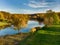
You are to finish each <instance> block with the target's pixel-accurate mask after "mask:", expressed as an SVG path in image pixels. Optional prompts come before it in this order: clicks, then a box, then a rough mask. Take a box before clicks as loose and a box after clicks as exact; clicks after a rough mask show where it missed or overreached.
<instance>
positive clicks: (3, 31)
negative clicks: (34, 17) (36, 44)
mask: <svg viewBox="0 0 60 45" xmlns="http://www.w3.org/2000/svg"><path fill="white" fill-rule="evenodd" d="M43 26H44V24H43V23H42V24H39V22H38V21H31V20H30V21H28V24H27V27H26V28H22V29H20V30H19V33H20V32H22V33H27V32H30V30H31V28H33V27H43ZM17 33H18V30H14V29H13V26H11V27H8V28H5V29H1V30H0V36H5V35H14V34H17Z"/></svg>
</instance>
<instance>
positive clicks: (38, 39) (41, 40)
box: [19, 25, 60, 45]
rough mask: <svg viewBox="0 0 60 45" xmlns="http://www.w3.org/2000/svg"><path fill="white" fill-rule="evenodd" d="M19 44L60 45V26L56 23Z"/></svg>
mask: <svg viewBox="0 0 60 45" xmlns="http://www.w3.org/2000/svg"><path fill="white" fill-rule="evenodd" d="M19 45H60V26H58V27H56V25H55V26H52V27H48V28H44V29H42V30H39V31H37V32H36V33H35V34H33V35H30V36H29V37H28V38H27V39H26V40H24V41H22V42H20V43H19Z"/></svg>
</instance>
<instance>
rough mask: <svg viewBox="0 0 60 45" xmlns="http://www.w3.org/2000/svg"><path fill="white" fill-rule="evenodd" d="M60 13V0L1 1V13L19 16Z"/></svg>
mask: <svg viewBox="0 0 60 45" xmlns="http://www.w3.org/2000/svg"><path fill="white" fill-rule="evenodd" d="M49 9H51V10H53V11H55V12H60V0H0V11H6V12H10V13H19V14H33V13H43V12H46V11H47V10H49Z"/></svg>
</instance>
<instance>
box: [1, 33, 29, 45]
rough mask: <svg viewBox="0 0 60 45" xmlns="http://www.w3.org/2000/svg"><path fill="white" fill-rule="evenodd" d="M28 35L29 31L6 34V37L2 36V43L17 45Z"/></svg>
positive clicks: (4, 44) (2, 44)
mask: <svg viewBox="0 0 60 45" xmlns="http://www.w3.org/2000/svg"><path fill="white" fill-rule="evenodd" d="M28 35H29V34H28V33H19V34H15V35H6V36H4V37H0V45H17V44H18V43H19V42H20V41H21V40H23V39H24V38H26V37H27V36H28Z"/></svg>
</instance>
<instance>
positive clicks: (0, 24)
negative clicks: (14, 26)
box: [0, 22, 8, 26]
mask: <svg viewBox="0 0 60 45" xmlns="http://www.w3.org/2000/svg"><path fill="white" fill-rule="evenodd" d="M7 24H8V23H6V22H0V26H4V25H7Z"/></svg>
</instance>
